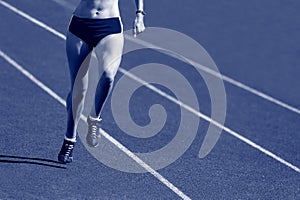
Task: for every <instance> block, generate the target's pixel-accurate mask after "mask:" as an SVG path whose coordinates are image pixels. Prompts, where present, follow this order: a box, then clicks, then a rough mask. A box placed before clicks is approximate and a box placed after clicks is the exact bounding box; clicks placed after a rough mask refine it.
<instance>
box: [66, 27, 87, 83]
mask: <svg viewBox="0 0 300 200" xmlns="http://www.w3.org/2000/svg"><path fill="white" fill-rule="evenodd" d="M92 50H93V48H92V47H90V46H89V45H87V44H86V43H85V42H84V41H83V40H81V39H80V38H78V37H77V36H75V35H74V34H72V33H71V32H69V31H68V33H67V40H66V52H67V59H68V65H69V72H70V76H71V82H72V84H74V82H75V79H76V77H77V78H83V77H85V76H86V74H87V71H88V66H89V62H90V57H91V52H92ZM79 76H80V77H79Z"/></svg>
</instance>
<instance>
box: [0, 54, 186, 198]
mask: <svg viewBox="0 0 300 200" xmlns="http://www.w3.org/2000/svg"><path fill="white" fill-rule="evenodd" d="M0 56H1V57H2V58H3V59H4V60H6V61H7V62H8V63H9V64H10V65H11V66H13V67H15V68H16V69H17V70H18V71H20V72H21V73H22V74H23V75H24V76H26V77H27V78H28V79H29V80H31V81H32V82H33V83H35V84H36V85H37V86H39V87H40V88H41V89H42V90H44V91H45V92H46V93H48V94H49V95H50V96H51V97H53V98H54V99H55V100H57V101H58V102H59V103H60V104H62V105H63V106H65V107H66V102H65V100H63V99H62V98H61V97H60V96H58V95H57V94H56V93H55V92H54V91H53V90H51V89H50V88H49V87H48V86H46V85H45V84H43V83H42V82H41V81H39V80H38V79H37V78H36V77H34V76H33V75H32V74H31V73H30V72H28V71H27V70H26V69H24V67H22V66H21V65H19V64H18V63H17V62H16V61H15V60H13V59H12V58H10V57H9V56H8V55H7V54H5V53H4V52H3V51H1V50H0ZM81 119H82V120H83V121H85V122H86V116H83V115H82V116H81ZM102 135H103V136H104V137H105V138H106V139H108V140H109V141H110V142H111V143H113V144H114V145H116V146H117V147H118V148H119V149H120V150H121V151H123V152H124V153H125V154H126V155H127V156H129V157H130V158H131V159H132V160H134V161H135V162H136V163H138V164H139V165H140V166H141V167H143V168H144V169H145V170H146V171H147V172H149V173H151V174H152V175H153V176H154V177H155V178H157V179H158V180H159V181H160V182H162V183H163V184H164V185H165V186H167V187H168V188H169V189H170V190H172V191H173V192H174V193H175V194H177V195H178V196H179V197H181V198H182V199H185V200H190V197H188V196H187V195H186V194H184V193H183V192H182V191H181V190H179V189H178V188H177V187H176V186H174V185H173V184H172V183H171V182H170V181H168V180H167V179H166V178H164V177H163V176H162V175H161V174H159V173H158V172H157V171H155V170H154V169H153V168H152V167H151V166H150V165H148V164H147V163H145V162H144V161H143V160H142V159H140V158H139V157H138V156H136V155H135V154H134V153H133V152H131V151H130V150H129V149H128V148H126V147H125V146H124V145H123V144H121V143H120V142H119V141H117V140H116V139H115V138H113V137H112V136H110V135H109V134H108V133H107V132H106V131H104V130H103V133H102Z"/></svg>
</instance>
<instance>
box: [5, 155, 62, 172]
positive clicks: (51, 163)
mask: <svg viewBox="0 0 300 200" xmlns="http://www.w3.org/2000/svg"><path fill="white" fill-rule="evenodd" d="M0 163H16V164H31V165H41V166H47V167H54V168H59V169H67V167H65V164H63V163H61V162H58V161H55V160H50V159H43V158H31V157H21V156H7V155H0Z"/></svg>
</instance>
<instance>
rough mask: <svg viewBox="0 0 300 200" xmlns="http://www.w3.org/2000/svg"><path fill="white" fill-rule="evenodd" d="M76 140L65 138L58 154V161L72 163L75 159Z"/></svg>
mask: <svg viewBox="0 0 300 200" xmlns="http://www.w3.org/2000/svg"><path fill="white" fill-rule="evenodd" d="M74 146H75V142H71V141H67V140H64V143H63V145H62V147H61V149H60V152H59V154H58V161H60V162H62V163H70V162H72V161H73V149H74Z"/></svg>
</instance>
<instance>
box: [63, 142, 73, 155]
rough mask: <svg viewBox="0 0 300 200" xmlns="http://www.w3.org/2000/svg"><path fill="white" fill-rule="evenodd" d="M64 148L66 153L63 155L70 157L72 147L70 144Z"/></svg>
mask: <svg viewBox="0 0 300 200" xmlns="http://www.w3.org/2000/svg"><path fill="white" fill-rule="evenodd" d="M65 147H66V153H65V155H66V156H70V154H71V152H72V149H73V147H74V145H72V144H66V145H65Z"/></svg>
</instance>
